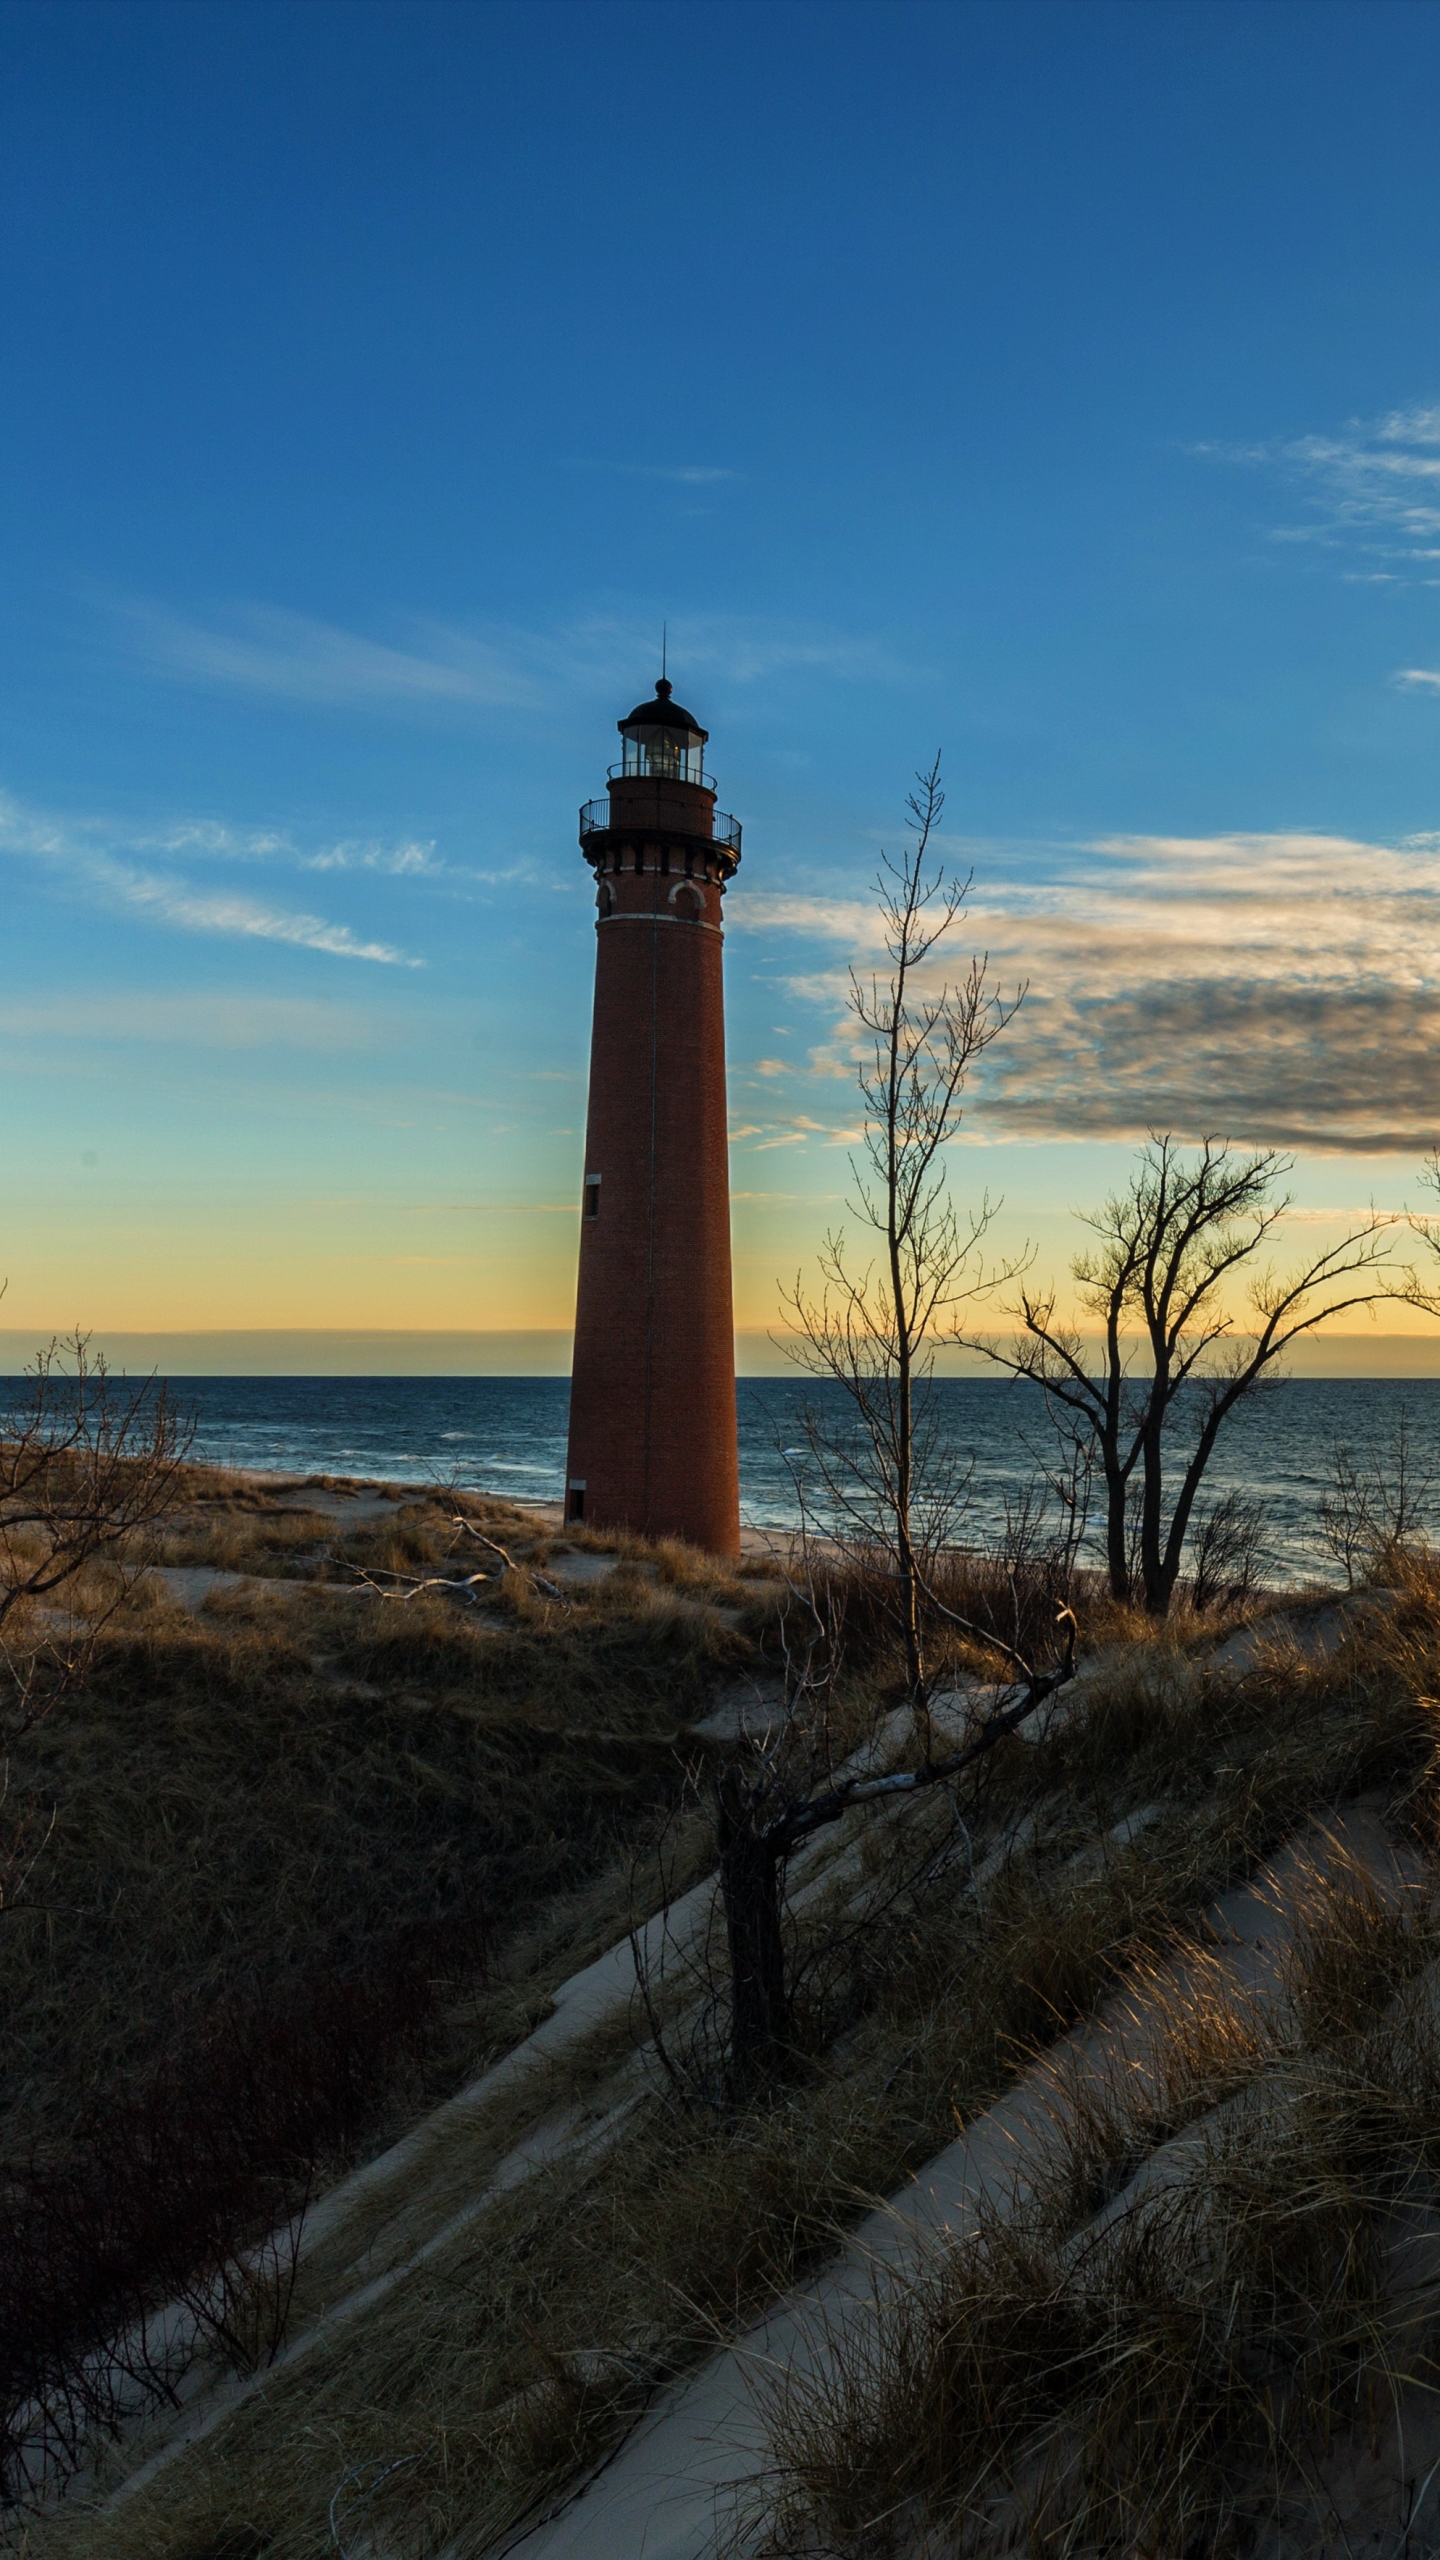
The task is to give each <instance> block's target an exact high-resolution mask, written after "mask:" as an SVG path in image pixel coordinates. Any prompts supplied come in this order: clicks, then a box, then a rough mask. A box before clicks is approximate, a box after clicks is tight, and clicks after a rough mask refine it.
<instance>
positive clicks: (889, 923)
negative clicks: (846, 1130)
mask: <svg viewBox="0 0 1440 2560" xmlns="http://www.w3.org/2000/svg"><path fill="white" fill-rule="evenodd" d="M916 784H917V787H916V789H915V791H913V792H912V793H911V794H910V797H909V799H908V801H907V803H906V806H907V810H908V813H909V814H908V819H907V824H908V826H909V829H910V835H911V841H910V843H909V845H908V846H907V848H906V850H905V853H904V855H903V856H902V858H901V859H900V860H899V861H893V860H892V859H891V858H890V856H889V855H888V854H882V856H881V868H880V873H879V876H878V879H877V881H876V884H875V886H876V897H877V902H878V906H879V912H880V921H881V928H882V937H883V941H884V947H885V953H886V957H887V959H888V962H889V970H888V974H886V975H883V976H882V975H881V974H880V973H879V972H878V971H872V972H871V974H870V975H869V976H868V977H862V976H861V974H860V973H859V972H858V971H857V970H855V969H852V970H851V972H850V995H849V1012H850V1017H851V1020H852V1022H853V1023H854V1025H855V1029H856V1032H857V1034H858V1043H857V1046H858V1052H859V1055H858V1065H857V1077H858V1082H859V1087H860V1099H861V1105H862V1110H863V1127H862V1133H861V1140H860V1147H859V1152H858V1153H857V1154H856V1155H853V1156H852V1157H851V1159H850V1163H851V1170H852V1172H853V1175H854V1180H855V1196H854V1200H853V1203H852V1206H853V1210H854V1214H855V1216H856V1217H857V1218H858V1220H859V1221H860V1223H861V1225H862V1226H864V1227H866V1228H868V1229H869V1230H870V1232H871V1234H872V1235H873V1236H875V1237H876V1238H877V1239H878V1252H875V1253H873V1254H872V1255H871V1257H870V1259H868V1260H867V1261H866V1262H864V1264H863V1265H861V1264H858V1263H857V1262H855V1261H854V1260H852V1258H851V1256H850V1252H849V1249H848V1246H847V1241H846V1237H845V1235H844V1232H843V1231H838V1232H837V1231H834V1230H832V1231H831V1232H830V1233H829V1234H828V1235H827V1236H826V1238H825V1243H824V1247H823V1250H822V1252H821V1255H820V1273H821V1285H820V1291H819V1295H818V1296H816V1295H815V1294H814V1292H813V1291H811V1290H809V1289H807V1287H806V1285H805V1282H804V1279H803V1277H800V1278H797V1280H796V1282H795V1286H794V1288H793V1289H792V1290H790V1291H789V1292H787V1293H785V1295H784V1299H783V1303H784V1305H785V1306H786V1309H787V1311H788V1313H789V1315H790V1317H791V1319H792V1325H793V1330H792V1331H790V1332H788V1333H786V1334H784V1335H782V1336H781V1337H779V1339H780V1342H781V1347H782V1348H783V1349H784V1350H785V1351H786V1352H787V1353H788V1355H789V1357H790V1358H791V1359H793V1360H794V1361H795V1362H796V1363H797V1365H798V1366H799V1367H801V1368H802V1369H805V1370H807V1371H808V1372H809V1373H810V1375H811V1376H812V1377H815V1378H818V1379H822V1380H826V1381H828V1382H830V1383H831V1384H832V1385H834V1386H835V1387H837V1388H838V1389H839V1390H840V1393H841V1396H842V1397H843V1399H844V1406H843V1408H842V1410H843V1411H844V1413H845V1417H846V1418H845V1420H844V1422H842V1423H840V1424H838V1425H837V1422H836V1420H835V1417H834V1415H833V1413H831V1412H827V1411H826V1410H825V1409H824V1407H823V1406H822V1405H820V1404H812V1405H811V1406H809V1407H808V1408H807V1412H806V1417H805V1432H806V1438H807V1443H808V1446H809V1450H810V1453H811V1455H812V1457H813V1459H814V1460H815V1462H816V1465H817V1468H818V1472H819V1475H820V1478H821V1481H822V1483H823V1487H824V1491H825V1495H826V1498H827V1508H828V1510H829V1513H830V1517H831V1523H832V1526H833V1528H834V1529H835V1531H836V1533H837V1534H838V1536H839V1537H840V1539H841V1540H842V1542H845V1543H847V1544H848V1545H849V1546H850V1547H851V1548H852V1549H853V1550H855V1551H857V1552H859V1553H860V1554H862V1555H863V1556H864V1557H865V1558H866V1559H867V1560H868V1561H871V1562H873V1563H874V1564H876V1565H877V1566H878V1567H879V1569H880V1571H881V1572H882V1573H883V1574H884V1575H885V1577H886V1580H887V1583H888V1585H889V1588H890V1590H891V1593H892V1595H893V1596H892V1603H891V1605H892V1610H893V1615H894V1618H895V1622H896V1625H897V1627H898V1630H899V1634H900V1639H901V1643H902V1646H903V1648H904V1655H905V1668H906V1676H907V1680H908V1683H909V1689H910V1695H911V1699H912V1701H913V1703H914V1706H915V1710H916V1713H917V1715H919V1716H923V1715H924V1712H925V1707H926V1675H925V1638H924V1622H925V1617H926V1612H927V1590H928V1585H929V1583H930V1581H931V1580H932V1579H933V1572H934V1562H935V1558H936V1557H937V1555H938V1554H939V1553H940V1552H941V1551H942V1550H943V1549H944V1548H945V1547H946V1546H947V1545H949V1544H951V1543H952V1542H953V1539H954V1535H955V1528H956V1522H957V1517H958V1512H959V1508H960V1505H961V1503H962V1502H963V1498H964V1484H963V1480H962V1479H957V1477H956V1475H955V1473H954V1470H953V1468H952V1467H951V1466H950V1465H949V1464H948V1463H945V1462H942V1459H941V1453H940V1451H939V1449H938V1447H937V1423H936V1417H935V1415H934V1413H933V1410H927V1409H925V1403H924V1398H923V1389H924V1387H925V1385H926V1383H927V1381H928V1380H929V1378H930V1376H931V1373H932V1370H933V1367H934V1358H935V1347H936V1343H937V1341H938V1340H941V1339H944V1338H945V1337H946V1336H948V1335H949V1334H951V1333H953V1331H954V1327H955V1314H956V1310H957V1309H958V1307H959V1306H960V1305H961V1303H962V1302H963V1301H964V1300H966V1299H968V1298H972V1297H974V1296H975V1295H976V1294H977V1293H978V1292H979V1291H981V1290H984V1289H989V1288H993V1287H995V1286H997V1285H998V1284H999V1283H1000V1282H1001V1281H1003V1280H1007V1279H1012V1278H1014V1276H1015V1270H1014V1269H1013V1268H1011V1269H1008V1270H1006V1271H1003V1272H999V1273H996V1272H990V1271H987V1270H986V1269H985V1267H984V1265H983V1261H982V1258H981V1256H982V1246H983V1243H984V1238H985V1235H986V1232H987V1230H988V1228H989V1227H990V1225H991V1222H992V1220H993V1218H994V1216H995V1209H994V1207H992V1204H991V1202H990V1200H989V1198H988V1196H987V1197H985V1198H984V1199H982V1201H981V1202H980V1204H979V1206H978V1208H971V1209H969V1210H967V1211H966V1212H965V1213H964V1214H963V1215H961V1214H959V1213H957V1211H956V1209H955V1207H954V1205H953V1203H952V1201H951V1199H950V1196H949V1189H948V1185H947V1181H946V1166H945V1158H944V1149H945V1148H946V1146H947V1145H948V1144H949V1143H950V1142H951V1140H952V1139H954V1138H955V1137H956V1136H957V1135H958V1133H959V1128H960V1123H961V1118H962V1113H963V1103H964V1094H965V1087H966V1084H967V1082H968V1080H969V1077H970V1074H971V1071H972V1069H973V1068H974V1067H975V1065H976V1064H977V1063H978V1061H979V1060H980V1059H981V1058H982V1057H983V1056H984V1054H985V1051H986V1050H987V1049H988V1048H989V1047H990V1044H991V1042H992V1041H994V1040H997V1039H998V1038H999V1036H1000V1034H1001V1032H1002V1031H1003V1030H1004V1029H1005V1027H1006V1025H1007V1024H1008V1023H1009V1022H1010V1021H1012V1020H1013V1018H1014V1015H1015V1013H1016V1011H1017V1009H1018V1007H1019V1005H1020V1003H1021V1001H1022V999H1023V996H1024V992H1025V991H1024V989H1023V987H1020V988H1017V989H1016V991H1015V993H1014V995H1013V996H1011V997H1009V998H1005V997H1002V996H1001V995H1000V994H999V993H997V991H996V990H995V989H994V988H993V987H992V985H991V983H990V976H989V965H988V960H987V958H986V957H985V956H984V955H979V956H974V955H972V957H971V959H970V960H969V961H968V963H967V964H966V966H965V967H964V969H963V971H961V972H960V973H959V974H958V975H957V976H956V977H954V978H951V977H948V976H946V975H944V974H943V963H942V964H941V965H940V969H939V971H938V972H937V966H936V954H937V952H938V951H939V947H940V945H941V944H942V943H943V942H944V941H945V938H946V936H947V935H948V934H950V933H951V932H952V930H953V928H954V926H955V924H956V923H957V921H958V919H959V917H960V915H961V912H962V910H963V908H964V904H965V900H966V898H967V896H968V894H969V890H970V876H968V875H967V877H966V878H964V879H958V878H955V877H952V876H950V875H948V874H947V872H946V870H945V866H944V864H943V862H940V861H938V860H936V859H935V858H934V855H933V853H932V842H933V838H934V835H935V832H936V829H937V828H938V826H939V823H940V816H941V812H942V810H943V808H944V805H945V795H944V793H943V791H942V790H941V788H940V758H939V757H938V755H937V757H936V759H935V762H934V763H933V765H931V767H930V769H929V771H928V772H927V773H921V774H918V775H917V776H916Z"/></svg>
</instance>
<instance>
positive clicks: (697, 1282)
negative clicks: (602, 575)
mask: <svg viewBox="0 0 1440 2560" xmlns="http://www.w3.org/2000/svg"><path fill="white" fill-rule="evenodd" d="M620 727H621V732H622V735H623V736H624V737H625V742H626V763H625V768H624V770H623V771H622V772H619V773H617V774H616V775H615V776H614V777H613V778H612V781H611V784H610V791H609V797H608V801H607V802H604V803H601V802H592V803H590V804H589V807H588V808H587V810H586V811H585V812H584V813H582V819H581V845H582V849H583V850H584V852H585V854H586V856H587V859H588V860H589V861H590V863H591V865H592V868H593V870H594V873H595V882H596V909H597V913H596V935H595V939H596V956H595V1013H594V1026H593V1033H592V1040H591V1052H590V1099H589V1110H588V1116H587V1124H586V1139H585V1166H584V1178H583V1200H582V1212H581V1218H580V1268H579V1282H578V1288H577V1292H576V1317H575V1360H574V1371H573V1376H572V1381H571V1394H570V1442H569V1452H568V1457H567V1463H566V1470H565V1476H566V1516H567V1518H569V1519H570V1520H572V1521H576V1522H580V1521H583V1522H584V1524H585V1526H586V1527H587V1528H596V1529H619V1530H624V1529H629V1530H631V1531H634V1532H636V1533H637V1534H639V1535H641V1536H644V1537H651V1538H667V1537H674V1538H685V1539H688V1540H690V1541H691V1542H692V1543H693V1544H694V1545H696V1546H700V1547H705V1548H708V1549H710V1551H711V1552H712V1553H715V1554H719V1555H735V1554H737V1553H738V1551H739V1544H740V1497H739V1479H738V1466H737V1451H736V1433H735V1342H734V1319H733V1311H732V1303H731V1281H730V1182H729V1160H728V1151H727V1135H726V1108H725V1012H724V983H723V937H722V931H721V902H722V898H723V895H724V889H725V884H726V882H727V880H728V879H729V878H730V877H731V875H732V874H733V872H734V869H735V866H736V863H737V862H738V859H739V829H738V827H736V826H735V824H734V821H733V820H731V819H728V818H727V819H725V820H723V821H722V822H721V824H722V825H723V828H724V830H725V833H724V834H723V836H722V835H721V833H720V830H719V828H717V824H716V821H715V816H714V809H715V794H714V786H713V784H712V783H711V781H710V778H709V776H708V775H706V774H704V773H703V769H702V767H701V763H700V757H701V752H702V750H703V745H704V738H705V733H704V731H703V730H700V729H699V728H698V726H697V724H695V723H694V722H693V721H692V720H691V719H690V715H689V714H688V713H685V712H682V711H680V710H679V709H678V706H676V705H674V704H673V703H672V702H671V701H670V698H669V688H668V686H667V687H663V688H657V692H656V699H655V701H654V702H653V703H650V704H644V705H642V706H641V709H640V711H639V712H635V713H632V714H631V715H630V719H629V721H622V722H621V723H620Z"/></svg>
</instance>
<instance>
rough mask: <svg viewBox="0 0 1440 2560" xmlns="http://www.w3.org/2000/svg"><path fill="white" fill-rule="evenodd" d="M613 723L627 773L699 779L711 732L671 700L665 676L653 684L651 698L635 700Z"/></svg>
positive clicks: (692, 780)
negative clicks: (625, 714)
mask: <svg viewBox="0 0 1440 2560" xmlns="http://www.w3.org/2000/svg"><path fill="white" fill-rule="evenodd" d="M615 726H616V728H617V729H618V730H619V732H620V735H621V737H622V738H623V739H624V741H625V765H624V770H625V772H626V773H653V774H660V775H665V776H668V777H669V778H670V779H672V780H675V781H681V782H699V781H701V780H702V778H703V762H704V749H705V742H706V740H707V738H708V737H709V735H710V732H709V730H708V729H702V728H701V726H700V723H699V721H698V720H697V719H696V717H695V715H694V713H693V711H686V710H684V709H683V708H682V706H681V705H680V704H679V703H678V702H674V701H672V699H671V694H670V684H669V679H668V678H667V677H665V676H662V677H661V678H660V681H659V683H658V684H657V685H656V687H655V699H654V701H653V702H640V703H637V704H636V706H635V709H634V710H633V711H632V712H631V713H630V714H629V715H628V717H627V718H626V719H624V720H617V721H616V723H615Z"/></svg>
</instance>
